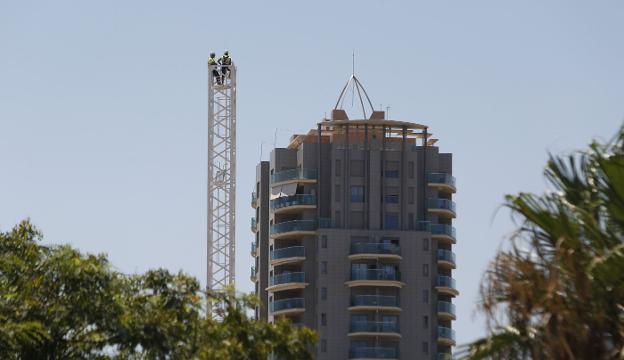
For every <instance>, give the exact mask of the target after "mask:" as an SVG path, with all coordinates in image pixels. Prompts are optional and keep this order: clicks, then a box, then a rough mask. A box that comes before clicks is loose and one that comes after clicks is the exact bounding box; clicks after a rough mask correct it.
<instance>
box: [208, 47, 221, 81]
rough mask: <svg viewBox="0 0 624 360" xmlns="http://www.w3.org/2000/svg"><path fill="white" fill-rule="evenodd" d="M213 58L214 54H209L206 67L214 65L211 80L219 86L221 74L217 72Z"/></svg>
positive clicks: (215, 61)
mask: <svg viewBox="0 0 624 360" xmlns="http://www.w3.org/2000/svg"><path fill="white" fill-rule="evenodd" d="M215 56H216V55H215V53H213V52H211V53H210V57H209V58H208V65H214V67H213V68H212V78H213V79H214V80H216V81H217V84H219V85H221V74H219V70H217V60H216V59H215Z"/></svg>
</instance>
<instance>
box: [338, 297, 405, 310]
mask: <svg viewBox="0 0 624 360" xmlns="http://www.w3.org/2000/svg"><path fill="white" fill-rule="evenodd" d="M349 310H350V311H361V310H373V311H377V310H384V311H401V308H400V307H399V298H398V297H397V296H391V295H355V296H354V297H353V298H351V306H350V307H349Z"/></svg>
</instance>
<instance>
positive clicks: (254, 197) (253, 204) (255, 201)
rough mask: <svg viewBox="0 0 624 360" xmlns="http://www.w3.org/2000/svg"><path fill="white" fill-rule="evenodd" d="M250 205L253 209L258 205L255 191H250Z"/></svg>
mask: <svg viewBox="0 0 624 360" xmlns="http://www.w3.org/2000/svg"><path fill="white" fill-rule="evenodd" d="M251 207H252V208H254V209H255V208H257V207H258V195H257V194H256V192H255V191H254V192H252V193H251Z"/></svg>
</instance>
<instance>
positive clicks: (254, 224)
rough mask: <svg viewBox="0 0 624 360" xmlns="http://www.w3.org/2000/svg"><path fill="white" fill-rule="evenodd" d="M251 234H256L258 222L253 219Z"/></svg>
mask: <svg viewBox="0 0 624 360" xmlns="http://www.w3.org/2000/svg"><path fill="white" fill-rule="evenodd" d="M251 232H254V233H255V232H258V220H256V218H255V217H252V218H251Z"/></svg>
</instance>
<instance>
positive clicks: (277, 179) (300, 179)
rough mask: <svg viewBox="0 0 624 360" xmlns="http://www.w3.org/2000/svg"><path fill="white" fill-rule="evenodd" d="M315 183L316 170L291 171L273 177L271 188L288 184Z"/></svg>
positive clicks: (284, 171)
mask: <svg viewBox="0 0 624 360" xmlns="http://www.w3.org/2000/svg"><path fill="white" fill-rule="evenodd" d="M292 182H295V183H315V182H316V169H290V170H283V171H278V172H276V173H275V174H273V175H271V186H278V185H283V184H286V183H292Z"/></svg>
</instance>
